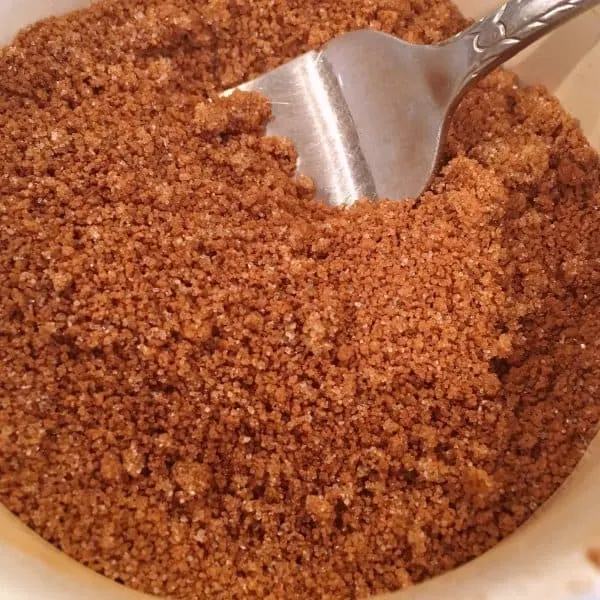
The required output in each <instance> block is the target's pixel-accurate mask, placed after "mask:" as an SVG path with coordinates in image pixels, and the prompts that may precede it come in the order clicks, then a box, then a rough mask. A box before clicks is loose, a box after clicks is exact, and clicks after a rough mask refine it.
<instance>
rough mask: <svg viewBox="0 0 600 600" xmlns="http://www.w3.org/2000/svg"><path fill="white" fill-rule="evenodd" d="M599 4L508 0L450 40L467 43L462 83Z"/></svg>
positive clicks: (599, 1)
mask: <svg viewBox="0 0 600 600" xmlns="http://www.w3.org/2000/svg"><path fill="white" fill-rule="evenodd" d="M598 4H600V0H509V1H508V2H506V4H503V5H502V6H500V7H499V8H498V10H497V11H496V12H495V13H493V14H491V15H489V16H487V17H484V18H483V19H481V20H479V21H477V22H476V23H474V24H473V25H472V26H471V27H469V28H468V29H466V30H465V31H463V32H462V33H459V34H458V35H457V36H456V37H455V38H454V40H452V43H459V44H461V45H462V44H466V46H467V48H466V50H467V73H466V77H465V80H464V82H463V85H464V86H465V87H466V86H467V85H468V84H469V83H473V82H474V80H477V79H479V78H480V77H483V76H484V75H486V74H487V73H489V72H490V71H491V70H492V69H494V68H495V67H497V66H499V65H501V64H502V63H503V62H505V61H507V60H508V59H509V58H511V57H512V56H514V55H515V54H516V53H517V52H519V51H521V50H522V49H523V48H525V47H526V46H529V45H530V44H532V43H533V42H535V41H536V40H537V39H539V38H540V37H542V36H543V35H545V34H546V33H548V32H549V31H551V30H552V29H554V28H555V27H558V25H561V24H562V23H564V22H565V21H568V20H569V19H572V18H573V17H575V16H576V15H578V14H580V13H582V12H584V11H586V10H588V9H590V8H592V7H594V6H597V5H598Z"/></svg>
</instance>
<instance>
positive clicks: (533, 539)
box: [0, 0, 600, 600]
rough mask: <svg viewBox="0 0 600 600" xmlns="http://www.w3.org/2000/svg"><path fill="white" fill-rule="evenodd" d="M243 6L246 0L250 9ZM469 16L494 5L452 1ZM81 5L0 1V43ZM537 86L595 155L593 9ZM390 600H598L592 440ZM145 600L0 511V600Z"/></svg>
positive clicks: (554, 52) (544, 65) (598, 454)
mask: <svg viewBox="0 0 600 600" xmlns="http://www.w3.org/2000/svg"><path fill="white" fill-rule="evenodd" d="M249 1H251V0H249ZM456 3H457V5H458V6H459V8H460V9H461V10H462V11H463V12H464V13H465V14H466V15H468V16H470V17H478V16H481V15H483V14H485V13H487V12H489V11H491V10H492V9H493V8H494V7H495V6H496V5H497V2H496V1H495V0H456ZM85 4H87V2H86V1H85V0H0V44H5V43H8V42H9V41H10V40H11V38H12V37H13V35H14V34H15V33H16V32H17V31H18V30H19V29H20V28H22V27H24V26H26V25H28V24H30V23H33V22H35V21H37V20H39V19H40V18H43V17H46V16H49V15H55V14H60V13H63V12H66V11H68V10H71V9H73V8H77V7H79V6H84V5H85ZM510 67H511V68H513V69H514V70H516V71H517V73H518V74H519V75H520V76H521V79H522V81H523V82H525V83H533V82H540V83H543V84H545V85H546V86H547V87H548V89H549V90H550V91H551V92H552V93H554V94H555V95H556V96H558V98H559V99H560V100H561V101H562V103H563V105H564V106H565V107H566V108H567V110H568V111H570V112H571V113H572V114H573V115H575V116H576V117H577V118H578V119H579V120H580V122H581V125H582V127H583V130H584V132H585V133H586V135H587V137H588V139H589V140H590V141H591V142H592V144H593V145H594V146H595V147H596V148H597V149H598V150H600V108H599V106H598V102H597V93H598V73H600V8H599V9H596V10H592V11H590V12H588V13H586V14H584V15H582V16H580V17H579V18H577V19H575V20H574V21H572V22H570V23H568V24H567V25H565V26H563V27H562V28H560V29H558V30H556V31H555V32H554V33H553V34H551V35H550V36H548V37H546V38H544V39H542V40H541V41H540V42H538V43H537V44H536V45H535V46H533V47H531V48H530V49H529V50H528V51H527V52H525V53H522V54H520V55H519V56H518V57H517V58H516V59H515V60H513V61H512V63H510ZM385 597H386V598H390V599H396V598H397V599H398V600H437V599H439V598H442V597H443V598H444V599H445V600H466V599H469V600H508V599H518V600H575V599H576V600H593V599H597V600H600V435H599V436H598V437H597V438H596V440H595V441H594V442H593V443H592V444H591V445H590V447H589V449H588V451H587V453H586V455H585V456H584V458H583V459H582V460H581V462H580V464H579V465H578V467H577V468H576V470H575V471H574V472H573V474H572V475H571V477H569V479H568V480H567V481H566V482H565V483H564V484H563V486H562V487H561V488H560V489H559V490H558V491H557V492H556V493H555V494H554V496H553V497H552V498H551V499H550V500H548V502H546V504H544V505H543V506H542V508H540V509H539V510H538V511H537V512H536V513H535V515H534V516H533V517H532V518H531V519H530V520H529V521H528V522H527V523H526V524H525V525H523V526H522V527H521V528H520V529H519V530H518V531H517V532H516V533H514V534H513V535H512V536H510V537H509V538H507V539H506V540H504V541H503V542H502V543H500V544H499V545H497V546H496V547H494V548H493V549H492V550H490V551H489V552H487V553H485V554H484V555H482V556H480V557H479V558H477V559H475V560H473V561H471V562H470V563H468V564H466V565H464V566H462V567H460V568H458V569H455V570H453V571H451V572H449V573H447V574H445V575H442V576H441V577H437V578H435V579H433V580H430V581H427V582H425V583H423V584H420V585H417V586H415V587H413V588H410V589H408V590H405V591H402V592H396V593H393V594H388V595H387V596H385ZM40 598H43V599H44V600H79V599H80V598H85V599H86V600H108V599H110V600H136V599H142V598H151V596H147V595H145V594H141V593H138V592H134V591H132V590H130V589H127V588H125V587H124V586H122V585H119V584H117V583H114V582H112V581H110V580H109V579H107V578H105V577H102V576H101V575H98V574H96V573H94V572H93V571H91V570H90V569H87V568H86V567H84V566H82V565H80V564H79V563H77V562H75V561H74V560H72V559H70V558H69V557H67V556H66V555H65V554H63V553H61V552H60V551H59V550H57V549H55V548H54V547H53V546H51V545H50V544H48V543H47V542H45V541H44V540H42V539H41V538H40V537H39V536H37V535H36V534H35V533H33V532H32V531H31V530H30V529H28V528H27V527H26V526H25V525H23V524H22V523H21V522H20V521H18V520H17V519H16V518H15V517H14V516H12V515H11V514H10V513H9V512H8V511H7V510H6V509H4V508H2V507H1V506H0V600H29V599H31V600H33V599H35V600H39V599H40Z"/></svg>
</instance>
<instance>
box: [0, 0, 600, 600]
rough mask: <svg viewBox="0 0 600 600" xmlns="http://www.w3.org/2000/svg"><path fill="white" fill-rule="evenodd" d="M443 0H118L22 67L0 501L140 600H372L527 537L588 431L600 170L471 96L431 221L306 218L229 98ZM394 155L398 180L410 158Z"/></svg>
mask: <svg viewBox="0 0 600 600" xmlns="http://www.w3.org/2000/svg"><path fill="white" fill-rule="evenodd" d="M465 24H466V21H465V20H464V19H463V18H462V17H461V16H460V15H459V14H458V12H457V11H456V10H455V8H454V7H453V6H452V5H451V4H450V3H449V2H447V1H446V0H440V1H438V0H302V1H299V0H252V1H250V0H229V1H225V0H210V1H206V0H203V1H196V0H194V1H193V0H170V1H165V0H137V1H136V0H118V1H117V0H109V1H102V2H99V3H97V4H95V5H93V6H92V7H91V8H90V9H88V10H84V11H82V12H78V13H74V14H72V15H70V16H66V17H61V18H55V19H50V20H48V21H45V22H43V23H41V24H38V25H36V26H34V27H32V28H30V29H29V30H27V31H26V32H24V33H22V34H21V35H20V36H19V37H18V38H17V39H16V41H15V42H14V44H13V45H11V46H9V47H7V48H5V49H3V50H1V51H0V189H1V194H0V273H1V276H0V390H1V396H0V397H1V399H2V402H1V405H0V450H1V460H0V500H1V501H2V502H3V503H4V504H5V505H6V506H7V507H8V508H9V509H10V510H12V511H13V512H14V513H15V514H17V515H18V516H19V517H20V518H21V519H22V520H23V521H25V522H26V523H27V524H28V525H29V526H30V527H32V528H33V529H34V530H35V531H37V532H38V533H39V534H40V535H42V536H43V537H44V538H45V539H47V540H49V541H50V542H52V543H53V544H55V545H56V546H58V547H59V548H61V549H63V550H64V551H65V552H67V553H68V554H70V555H71V556H73V557H74V558H76V559H77V560H79V561H81V562H83V563H84V564H86V565H88V566H90V567H92V568H93V569H95V570H97V571H99V572H101V573H104V574H105V575H107V576H109V577H112V578H114V579H116V580H117V581H121V582H124V583H125V584H127V585H129V586H132V587H134V588H137V589H140V590H145V591H148V592H154V593H157V594H162V595H168V596H171V597H173V598H181V599H185V600H193V599H203V598H223V599H224V598H264V597H269V598H284V597H285V598H335V599H341V598H357V597H358V598H364V597H366V596H368V595H370V594H375V593H377V592H384V591H388V590H395V589H398V588H402V587H405V586H408V585H411V584H412V583H415V582H418V581H422V580H423V579H426V578H428V577H431V576H434V575H437V574H439V573H442V572H444V571H446V570H448V569H451V568H453V567H455V566H457V565H459V564H461V563H464V562H465V561H467V560H469V559H471V558H473V557H475V556H477V555H478V554H480V553H482V552H484V551H485V550H486V549H487V548H489V547H490V546H492V545H494V544H495V543H496V542H498V541H499V540H500V539H502V538H503V537H504V536H506V535H507V534H509V533H511V532H512V531H514V529H515V528H516V527H518V526H519V525H520V524H521V523H523V521H525V520H526V519H527V518H528V517H529V516H530V515H531V514H532V512H533V511H534V510H535V509H536V508H537V507H538V506H539V505H540V504H541V503H542V502H543V501H544V500H545V499H546V498H548V496H549V495H550V494H551V493H552V492H553V491H554V490H555V489H556V487H557V486H558V485H559V484H560V483H561V482H562V481H563V480H564V478H565V477H566V476H567V475H568V473H569V472H570V471H571V470H572V469H573V467H574V465H575V464H576V462H577V461H578V459H579V458H580V457H581V455H582V453H583V452H584V449H585V447H586V444H587V443H588V441H589V440H590V439H591V437H592V436H593V434H594V433H595V431H596V425H597V422H598V418H599V416H600V415H599V408H600V402H599V390H600V377H599V375H600V364H599V362H600V348H599V346H598V344H599V341H598V340H599V339H600V295H599V290H600V264H599V262H598V257H599V256H600V213H599V212H598V206H599V202H600V182H599V175H598V174H599V169H598V166H599V165H598V157H597V155H596V154H595V153H594V151H593V150H592V149H591V148H590V146H589V145H588V143H587V142H586V140H585V138H584V137H583V135H582V133H581V131H580V130H579V128H578V125H577V123H576V122H575V121H574V120H573V119H572V118H571V117H569V116H568V115H566V114H565V112H564V111H563V110H562V109H561V107H560V106H559V104H558V102H557V101H556V100H555V99H553V98H552V97H551V96H549V95H548V93H547V92H546V91H545V90H544V89H542V88H541V87H530V88H525V89H519V88H518V87H517V85H516V83H517V82H516V80H515V78H514V77H513V76H512V75H511V74H508V73H505V72H497V73H495V74H493V75H491V76H490V77H488V78H487V79H486V80H485V81H484V82H482V83H481V84H480V85H479V86H478V87H477V89H475V90H474V91H472V92H471V93H470V94H469V95H468V97H467V98H466V99H465V101H464V102H463V104H462V106H461V108H460V109H459V111H458V114H457V115H456V118H455V119H454V123H453V126H452V129H451V132H450V137H449V140H448V144H447V149H446V154H445V166H444V168H443V171H442V172H441V174H440V175H439V177H438V178H437V179H436V181H435V182H434V184H433V185H432V187H431V190H430V191H429V192H427V193H425V194H424V195H423V196H422V197H421V198H420V199H419V201H418V202H412V201H410V202H396V203H394V202H386V201H381V202H378V203H374V204H367V203H361V204H359V205H358V206H356V207H355V208H353V209H352V210H347V211H342V210H336V209H332V208H328V207H325V206H323V205H321V204H319V203H317V202H315V201H314V200H313V199H312V184H311V182H310V181H308V180H306V179H305V178H299V179H294V178H293V172H294V166H295V154H294V149H293V147H292V146H291V144H290V143H288V142H286V141H283V140H278V139H272V138H267V137H264V136H263V135H262V131H263V126H264V124H265V121H266V120H267V119H268V117H269V110H270V109H269V105H268V103H267V101H266V100H265V99H264V98H262V97H259V96H256V95H242V94H236V95H234V96H232V97H231V98H228V99H218V92H219V91H220V90H222V89H224V88H226V87H229V86H231V85H234V84H236V83H238V82H241V81H242V80H244V79H246V78H250V77H252V76H254V75H256V74H258V73H260V72H263V71H265V70H267V69H270V68H272V67H274V66H276V65H278V64H280V63H281V62H282V61H284V60H286V59H288V58H290V57H293V56H295V55H297V54H299V53H301V52H303V51H305V50H308V49H309V48H317V47H319V46H320V45H321V44H323V43H324V42H325V41H327V40H328V39H330V38H331V37H332V36H334V35H337V34H339V33H341V32H343V31H346V30H349V29H357V28H361V27H372V28H375V29H381V30H384V31H387V32H391V33H394V34H397V35H399V36H401V37H403V38H404V39H407V40H410V41H413V42H419V43H421V42H433V41H437V40H441V39H443V38H445V37H447V36H449V35H451V34H453V33H455V32H456V31H458V30H460V29H461V28H463V27H464V26H465ZM398 168H402V165H398Z"/></svg>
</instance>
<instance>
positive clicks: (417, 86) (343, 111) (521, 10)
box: [226, 0, 600, 205]
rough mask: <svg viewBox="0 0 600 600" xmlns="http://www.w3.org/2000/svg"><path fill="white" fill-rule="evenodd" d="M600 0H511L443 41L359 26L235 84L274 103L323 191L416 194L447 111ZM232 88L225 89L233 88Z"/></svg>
mask: <svg viewBox="0 0 600 600" xmlns="http://www.w3.org/2000/svg"><path fill="white" fill-rule="evenodd" d="M599 3H600V0H510V1H509V2H507V3H506V4H504V5H502V6H501V7H500V8H499V9H498V10H497V11H496V12H495V13H494V14H491V15H489V16H488V17H485V18H483V19H481V20H480V21H478V22H477V23H475V24H474V25H472V26H471V27H469V28H468V29H466V30H465V31H463V32H462V33H460V34H458V35H457V36H455V37H453V38H451V39H449V40H447V41H445V42H443V43H441V44H436V45H427V46H423V45H415V44H408V43H406V42H403V41H401V40H399V39H397V38H395V37H393V36H390V35H387V34H384V33H380V32H376V31H370V30H361V31H354V32H351V33H347V34H345V35H342V36H340V37H338V38H336V39H334V40H332V41H331V42H329V43H328V44H327V45H326V46H325V47H324V48H323V49H322V50H321V51H319V52H314V51H312V52H308V53H306V54H303V55H302V56H300V57H299V58H296V59H294V60H292V61H290V62H288V63H287V64H285V65H283V66H281V67H279V68H277V69H275V70H273V71H271V72H270V73H267V74H266V75H263V76H261V77H258V78H257V79H255V80H253V81H250V82H248V83H244V84H243V85H240V86H239V87H238V88H236V89H241V90H244V91H251V90H252V91H258V92H261V93H263V94H264V95H265V96H267V97H268V98H269V99H270V100H271V103H272V110H273V118H272V120H271V121H270V122H269V124H268V126H267V133H268V134H269V135H276V136H283V137H287V138H289V139H290V140H292V141H293V142H294V144H295V146H296V149H297V151H298V156H299V160H298V165H297V170H298V172H299V173H302V174H305V175H308V176H310V177H312V178H313V180H314V181H315V184H316V187H317V193H316V195H317V198H320V199H322V200H324V201H325V202H327V203H329V204H333V205H350V204H352V203H354V202H355V201H356V200H358V199H360V198H376V197H387V198H392V199H403V198H409V197H416V196H418V195H419V194H420V193H421V192H422V191H423V190H424V189H425V188H426V187H427V185H428V184H429V182H430V181H431V178H432V177H433V175H434V174H435V172H436V170H437V168H438V166H439V161H440V155H441V148H442V144H443V142H444V139H445V133H446V129H447V125H448V121H449V118H450V117H451V115H452V113H453V110H454V108H455V107H456V106H457V104H458V102H459V100H460V99H461V98H462V96H463V95H464V93H465V92H466V91H467V90H468V88H469V87H470V86H471V85H473V84H474V83H475V82H476V81H477V80H478V79H480V78H481V77H483V76H484V75H485V74H487V73H489V72H490V71H491V70H492V69H494V68H495V67H497V66H498V65H500V64H502V63H503V62H505V61H506V60H508V59H509V58H511V57H512V56H513V55H514V54H516V53H517V52H519V51H520V50H522V49H523V48H525V47H526V46H528V45H529V44H531V43H532V42H534V41H535V40H537V39H538V38H540V37H541V36H542V35H544V34H546V33H548V32H549V31H550V30H551V29H553V28H554V27H556V26H558V25H560V24H561V23H563V22H565V21H567V20H568V19H571V18H572V17H574V16H575V15H577V14H579V13H581V12H583V11H585V10H587V9H590V8H592V7H593V6H596V5H598V4H599ZM232 91H233V90H229V91H228V92H226V93H231V92H232Z"/></svg>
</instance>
